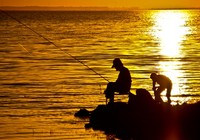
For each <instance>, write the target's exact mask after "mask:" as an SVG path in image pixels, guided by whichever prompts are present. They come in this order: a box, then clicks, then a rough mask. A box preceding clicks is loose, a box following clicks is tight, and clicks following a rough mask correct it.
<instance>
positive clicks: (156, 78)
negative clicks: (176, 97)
mask: <svg viewBox="0 0 200 140" xmlns="http://www.w3.org/2000/svg"><path fill="white" fill-rule="evenodd" d="M150 78H151V79H152V81H153V88H152V89H153V91H154V95H155V100H156V101H158V102H163V101H162V98H161V97H160V94H161V92H162V91H164V90H165V89H167V93H166V96H167V99H168V103H171V99H170V96H171V90H172V82H171V80H170V79H169V78H168V77H167V76H165V75H157V74H156V73H152V74H151V76H150ZM156 83H157V84H159V85H160V86H158V87H156Z"/></svg>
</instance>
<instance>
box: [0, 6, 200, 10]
mask: <svg viewBox="0 0 200 140" xmlns="http://www.w3.org/2000/svg"><path fill="white" fill-rule="evenodd" d="M0 8H1V10H30V11H31V10H33V11H38V10H47V11H49V10H56V11H64V10H69V11H72V10H75V11H76V10H78V11H80V10H84V11H85V10H96V11H98V10H108V11H109V10H184V9H185V10H189V9H200V7H171V8H141V7H108V6H0Z"/></svg>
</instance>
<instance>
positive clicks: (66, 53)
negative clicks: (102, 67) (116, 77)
mask: <svg viewBox="0 0 200 140" xmlns="http://www.w3.org/2000/svg"><path fill="white" fill-rule="evenodd" d="M0 11H1V12H2V13H4V14H5V15H7V16H8V17H10V18H12V19H14V20H15V21H17V22H18V23H20V24H21V25H23V26H24V27H26V28H27V29H29V30H31V31H32V32H33V33H35V34H37V35H38V36H39V37H41V38H43V39H44V40H46V41H47V42H49V43H50V44H52V45H53V46H55V47H56V48H57V49H59V50H60V51H62V52H63V53H64V54H65V55H68V56H70V57H71V58H73V59H74V60H76V61H77V62H79V63H81V64H82V65H83V66H85V67H87V68H88V69H89V70H91V71H93V72H94V73H95V74H96V75H99V77H101V78H103V79H104V80H106V81H107V82H109V80H108V79H106V78H105V77H104V76H102V75H101V74H100V73H98V72H96V71H95V70H94V69H92V68H90V67H89V66H88V65H87V64H85V63H84V62H82V61H81V60H79V59H77V58H76V57H75V56H73V55H71V54H70V53H68V52H65V51H64V50H63V49H62V48H60V47H58V46H57V45H56V44H55V43H54V42H52V41H50V40H49V39H48V38H46V37H44V36H43V35H41V34H40V33H38V32H36V31H35V30H33V29H32V28H30V27H29V26H27V25H26V24H24V23H23V22H21V21H20V20H18V19H17V18H15V17H13V16H11V15H10V14H8V13H7V12H5V11H4V10H1V9H0Z"/></svg>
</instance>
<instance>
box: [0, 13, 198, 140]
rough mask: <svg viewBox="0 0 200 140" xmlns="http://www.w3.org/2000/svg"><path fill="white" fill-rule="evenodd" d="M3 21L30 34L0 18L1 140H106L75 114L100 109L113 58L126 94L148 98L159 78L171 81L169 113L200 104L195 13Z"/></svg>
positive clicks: (24, 16)
mask: <svg viewBox="0 0 200 140" xmlns="http://www.w3.org/2000/svg"><path fill="white" fill-rule="evenodd" d="M7 13H8V14H9V15H11V16H12V17H14V18H16V19H17V20H18V21H19V22H22V23H23V24H25V25H26V26H28V27H29V28H30V29H28V28H27V27H25V26H24V25H22V24H20V23H19V22H17V21H16V20H14V19H13V18H11V17H9V16H8V15H6V14H5V13H3V12H0V139H5V140H12V139H13V140H18V139H19V140H23V139H24V140H27V139H30V140H31V139H34V140H36V139H48V140H49V139H52V140H61V139H76V140H78V139H84V140H96V139H98V140H105V139H109V138H110V136H106V135H105V134H104V133H103V132H100V131H93V130H86V129H85V128H84V125H85V123H87V122H88V120H87V119H79V118H75V117H74V113H75V112H77V111H78V110H79V109H81V108H86V109H88V110H93V109H94V108H95V107H96V106H97V105H99V104H105V97H104V94H103V91H104V89H105V87H106V84H107V80H108V81H115V79H116V78H117V75H118V72H117V71H115V69H112V68H111V66H112V60H113V59H114V58H115V57H119V58H121V60H122V61H123V63H124V65H125V66H126V67H127V68H129V70H130V72H131V75H132V89H131V91H132V93H135V89H137V88H146V89H147V90H148V91H150V93H151V94H152V95H153V91H152V90H151V88H152V81H151V79H150V78H149V76H150V74H151V72H157V73H160V74H164V75H167V76H168V77H170V78H171V80H172V81H173V89H172V97H171V99H172V105H176V104H177V103H179V104H182V103H184V102H187V103H195V102H197V101H200V83H199V81H200V62H199V60H200V36H199V35H200V18H199V17H200V10H145V11H130V12H127V11H123V12H120V11H109V12H97V11H96V12H92V11H90V12H72V11H71V12H69V11H68V12H67V11H66V12H50V11H49V12H30V11H23V12H20V11H17V12H16V11H14V12H11V11H10V12H7ZM31 30H34V31H35V32H37V33H38V34H39V35H38V34H36V33H34V32H33V31H31ZM40 35H42V36H43V37H44V38H45V39H44V38H43V37H41V36H40ZM46 39H48V40H50V41H51V42H52V43H54V44H55V45H56V46H55V45H53V44H52V43H50V42H48V41H47V40H46ZM86 65H87V66H88V67H86ZM88 68H89V69H88ZM91 69H92V70H93V71H92V70H91ZM94 71H95V72H96V73H98V74H96V73H95V72H94ZM102 77H104V78H105V79H106V80H105V79H104V78H102ZM162 95H163V96H162V98H163V100H165V101H166V97H165V91H164V92H163V93H162ZM115 100H116V101H127V100H128V99H127V96H120V97H117V98H116V99H115Z"/></svg>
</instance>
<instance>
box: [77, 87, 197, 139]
mask: <svg viewBox="0 0 200 140" xmlns="http://www.w3.org/2000/svg"><path fill="white" fill-rule="evenodd" d="M75 116H77V117H83V116H89V123H88V124H86V125H85V127H86V128H93V129H94V130H102V131H104V132H105V133H106V134H114V135H116V137H117V138H119V139H123V140H129V139H130V140H131V139H132V140H199V139H200V102H197V103H195V104H182V105H176V106H171V105H170V104H168V103H157V102H155V101H154V100H153V99H152V97H151V96H150V94H149V93H148V91H146V90H144V89H140V90H137V92H136V95H133V94H131V95H129V101H128V103H124V102H115V103H113V104H108V105H98V106H97V108H96V109H94V110H93V111H92V112H89V111H87V110H86V109H82V110H80V111H78V112H77V113H76V114H75Z"/></svg>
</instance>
